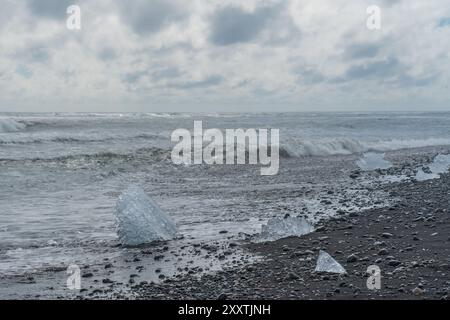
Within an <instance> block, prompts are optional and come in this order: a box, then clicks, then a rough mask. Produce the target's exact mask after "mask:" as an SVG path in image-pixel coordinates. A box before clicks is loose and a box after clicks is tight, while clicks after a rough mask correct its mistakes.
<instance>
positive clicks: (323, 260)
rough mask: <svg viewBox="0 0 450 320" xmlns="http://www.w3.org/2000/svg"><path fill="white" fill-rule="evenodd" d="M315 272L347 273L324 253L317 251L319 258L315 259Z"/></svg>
mask: <svg viewBox="0 0 450 320" xmlns="http://www.w3.org/2000/svg"><path fill="white" fill-rule="evenodd" d="M314 271H315V272H330V273H339V274H343V273H347V271H345V269H344V267H343V266H341V265H340V264H339V262H337V261H336V260H334V259H333V257H331V256H330V255H329V254H328V253H326V252H325V251H322V250H320V251H319V258H318V259H317V265H316V269H315V270H314Z"/></svg>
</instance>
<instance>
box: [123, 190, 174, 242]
mask: <svg viewBox="0 0 450 320" xmlns="http://www.w3.org/2000/svg"><path fill="white" fill-rule="evenodd" d="M116 226H117V234H118V236H119V240H120V242H121V243H122V244H123V245H126V246H135V245H139V244H144V243H150V242H153V241H162V240H170V239H173V238H174V236H175V234H176V227H175V223H174V222H173V221H172V219H171V218H170V217H169V216H167V215H166V214H165V213H164V212H163V211H162V210H161V209H160V207H159V206H158V205H157V204H156V202H154V201H153V200H152V199H151V198H150V197H149V196H147V194H146V193H145V192H144V190H142V188H140V187H139V186H136V185H132V186H130V187H128V189H127V190H125V191H124V192H123V193H122V194H121V195H120V197H119V200H118V201H117V209H116Z"/></svg>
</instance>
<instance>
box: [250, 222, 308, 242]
mask: <svg viewBox="0 0 450 320" xmlns="http://www.w3.org/2000/svg"><path fill="white" fill-rule="evenodd" d="M313 231H314V227H313V226H312V225H311V224H310V223H309V222H308V221H307V220H306V219H304V218H299V217H287V218H272V219H269V221H267V224H266V225H263V226H262V228H261V234H260V235H259V237H258V238H257V239H256V241H257V242H264V241H275V240H278V239H282V238H287V237H292V236H297V237H298V236H302V235H304V234H307V233H310V232H313Z"/></svg>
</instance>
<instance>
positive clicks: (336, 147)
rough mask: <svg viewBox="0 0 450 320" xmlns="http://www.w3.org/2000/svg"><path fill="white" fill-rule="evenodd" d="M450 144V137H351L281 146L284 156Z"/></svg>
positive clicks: (347, 153)
mask: <svg viewBox="0 0 450 320" xmlns="http://www.w3.org/2000/svg"><path fill="white" fill-rule="evenodd" d="M443 145H450V139H445V138H429V139H417V140H414V139H392V140H378V141H358V140H355V139H349V138H333V139H321V140H315V141H314V140H309V141H308V140H305V141H299V140H297V141H294V142H292V141H291V142H289V143H287V144H284V145H282V146H281V147H280V155H281V156H282V157H301V156H331V155H350V154H355V153H364V152H370V151H373V152H385V151H393V150H401V149H412V148H423V147H431V146H443Z"/></svg>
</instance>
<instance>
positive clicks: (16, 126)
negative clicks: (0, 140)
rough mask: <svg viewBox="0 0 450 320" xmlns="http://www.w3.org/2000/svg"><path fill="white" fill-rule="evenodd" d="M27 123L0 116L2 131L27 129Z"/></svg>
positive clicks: (0, 129) (0, 131)
mask: <svg viewBox="0 0 450 320" xmlns="http://www.w3.org/2000/svg"><path fill="white" fill-rule="evenodd" d="M25 127H26V125H25V124H23V123H21V122H18V121H16V120H13V119H9V118H0V133H2V132H17V131H21V130H23V129H25Z"/></svg>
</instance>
